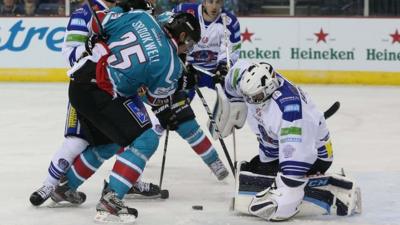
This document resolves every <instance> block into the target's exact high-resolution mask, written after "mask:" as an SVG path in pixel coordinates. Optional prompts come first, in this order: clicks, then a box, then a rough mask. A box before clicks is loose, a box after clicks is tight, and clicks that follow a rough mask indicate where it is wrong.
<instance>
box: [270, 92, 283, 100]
mask: <svg viewBox="0 0 400 225" xmlns="http://www.w3.org/2000/svg"><path fill="white" fill-rule="evenodd" d="M281 96H282V93H281V92H280V91H274V93H273V94H272V98H273V99H278V98H279V97H281Z"/></svg>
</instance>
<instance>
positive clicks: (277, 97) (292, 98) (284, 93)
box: [272, 80, 303, 122]
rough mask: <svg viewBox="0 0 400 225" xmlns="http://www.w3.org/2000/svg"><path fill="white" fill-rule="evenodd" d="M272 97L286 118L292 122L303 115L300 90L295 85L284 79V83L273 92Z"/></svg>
mask: <svg viewBox="0 0 400 225" xmlns="http://www.w3.org/2000/svg"><path fill="white" fill-rule="evenodd" d="M272 99H273V100H274V101H275V102H276V104H277V105H278V107H279V109H280V110H281V112H282V118H283V119H284V120H286V121H290V122H292V121H294V120H298V119H301V118H302V117H303V115H302V106H301V99H300V95H299V92H298V90H297V89H296V87H295V86H293V85H292V84H290V83H289V82H287V81H286V80H284V83H283V85H282V86H281V87H280V88H278V90H276V91H275V92H274V93H273V94H272Z"/></svg>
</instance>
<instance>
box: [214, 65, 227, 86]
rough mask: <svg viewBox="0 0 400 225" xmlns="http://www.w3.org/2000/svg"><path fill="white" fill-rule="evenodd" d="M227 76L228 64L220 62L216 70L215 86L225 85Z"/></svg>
mask: <svg viewBox="0 0 400 225" xmlns="http://www.w3.org/2000/svg"><path fill="white" fill-rule="evenodd" d="M226 74H228V67H227V65H226V62H225V61H220V62H219V64H218V66H217V69H215V76H214V83H215V84H218V83H221V84H223V83H224V80H225V76H226Z"/></svg>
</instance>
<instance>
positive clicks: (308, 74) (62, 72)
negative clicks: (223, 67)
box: [0, 68, 400, 85]
mask: <svg viewBox="0 0 400 225" xmlns="http://www.w3.org/2000/svg"><path fill="white" fill-rule="evenodd" d="M66 71H67V70H66V69H36V68H31V69H21V68H15V69H13V68H10V69H2V68H0V81H12V82H64V81H68V77H67V75H66ZM279 72H280V73H282V74H284V75H285V76H286V77H287V78H288V79H289V80H291V81H293V82H296V83H306V84H367V85H400V73H395V72H364V71H293V70H279Z"/></svg>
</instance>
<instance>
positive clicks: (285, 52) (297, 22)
mask: <svg viewBox="0 0 400 225" xmlns="http://www.w3.org/2000/svg"><path fill="white" fill-rule="evenodd" d="M239 21H240V26H241V34H240V35H241V38H242V47H241V50H240V58H242V59H246V60H249V61H253V62H260V61H267V62H269V63H271V64H272V65H273V66H274V67H275V69H276V70H278V71H279V72H281V73H282V74H283V75H284V76H287V77H288V78H289V79H291V80H293V81H295V82H300V83H321V84H373V85H400V66H399V65H400V33H399V32H400V27H399V24H398V19H390V18H296V17H264V18H262V17H252V18H246V17H240V18H239ZM67 22H68V18H63V17H61V18H52V19H51V20H49V19H48V18H40V17H35V18H29V17H28V18H21V17H11V18H2V23H1V24H0V58H1V60H0V81H15V82H21V81H28V82H34V81H38V82H59V81H67V80H68V78H67V76H66V70H67V65H66V64H67V62H66V60H65V59H64V56H63V55H62V52H61V50H62V45H63V38H64V35H65V25H66V24H67ZM228 22H230V21H228ZM371 30H373V31H374V32H373V33H371ZM237 35H239V34H237ZM201 41H202V42H207V39H202V40H201Z"/></svg>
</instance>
